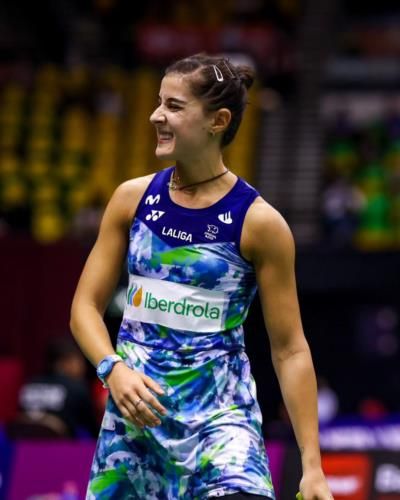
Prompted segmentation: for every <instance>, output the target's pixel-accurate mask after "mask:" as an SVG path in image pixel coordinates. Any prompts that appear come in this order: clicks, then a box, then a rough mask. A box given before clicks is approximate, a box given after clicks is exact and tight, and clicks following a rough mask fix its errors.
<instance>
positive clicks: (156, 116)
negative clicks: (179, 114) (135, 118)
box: [150, 106, 165, 124]
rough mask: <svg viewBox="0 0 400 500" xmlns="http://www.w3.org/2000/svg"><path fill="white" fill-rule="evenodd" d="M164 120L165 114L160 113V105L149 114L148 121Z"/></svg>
mask: <svg viewBox="0 0 400 500" xmlns="http://www.w3.org/2000/svg"><path fill="white" fill-rule="evenodd" d="M164 120H165V116H164V115H163V114H162V112H161V110H160V106H159V107H158V108H156V109H155V110H154V111H153V113H152V114H151V115H150V121H151V123H153V124H154V123H160V122H163V121H164Z"/></svg>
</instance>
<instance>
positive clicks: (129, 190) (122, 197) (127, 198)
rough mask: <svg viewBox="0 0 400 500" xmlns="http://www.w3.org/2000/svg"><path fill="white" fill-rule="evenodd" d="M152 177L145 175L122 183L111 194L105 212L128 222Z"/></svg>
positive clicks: (152, 175) (151, 175)
mask: <svg viewBox="0 0 400 500" xmlns="http://www.w3.org/2000/svg"><path fill="white" fill-rule="evenodd" d="M154 175H155V174H150V175H145V176H143V177H136V178H134V179H129V180H127V181H124V182H122V183H121V184H120V185H119V186H118V187H117V188H116V189H115V191H114V193H113V194H112V196H111V199H110V201H109V202H108V205H107V209H106V211H107V212H109V213H110V214H114V215H115V216H116V217H117V219H120V220H121V221H122V222H124V221H128V222H130V221H131V219H132V217H133V215H134V214H135V212H136V209H137V207H138V205H139V202H140V200H141V198H142V196H143V194H144V193H145V191H146V189H147V188H148V186H149V184H150V182H151V181H152V179H153V177H154Z"/></svg>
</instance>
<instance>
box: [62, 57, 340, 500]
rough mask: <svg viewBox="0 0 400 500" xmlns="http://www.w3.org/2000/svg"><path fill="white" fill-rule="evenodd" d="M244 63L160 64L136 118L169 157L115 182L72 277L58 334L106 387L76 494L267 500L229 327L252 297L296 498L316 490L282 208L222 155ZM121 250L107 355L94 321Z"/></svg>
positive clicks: (248, 390)
mask: <svg viewBox="0 0 400 500" xmlns="http://www.w3.org/2000/svg"><path fill="white" fill-rule="evenodd" d="M252 81H253V74H252V71H251V70H250V68H247V67H235V66H233V65H232V64H231V63H230V62H229V61H228V60H226V59H224V58H220V57H209V56H206V55H195V56H192V57H189V58H186V59H183V60H181V61H178V62H176V63H175V64H173V65H172V66H170V67H169V68H167V70H166V73H165V76H164V78H163V80H162V83H161V88H160V95H159V105H158V107H157V109H156V110H155V111H154V112H153V114H152V115H151V118H150V120H151V122H152V123H153V124H154V126H155V128H156V131H157V139H158V142H157V147H156V156H157V157H158V158H160V159H167V160H171V161H173V162H175V166H173V167H171V168H167V169H164V170H162V171H161V172H158V173H157V174H155V175H150V176H146V177H142V178H138V179H134V180H130V181H127V182H125V183H124V184H122V185H121V186H120V187H118V188H117V190H116V191H115V193H114V195H113V196H112V198H111V200H110V202H109V204H108V206H107V208H106V211H105V214H104V217H103V220H102V223H101V227H100V232H99V236H98V239H97V241H96V244H95V246H94V248H93V250H92V252H91V254H90V256H89V258H88V261H87V263H86V266H85V268H84V270H83V273H82V276H81V279H80V282H79V285H78V288H77V291H76V294H75V297H74V301H73V306H72V319H71V327H72V330H73V333H74V336H75V338H76V339H77V341H78V343H79V344H80V346H81V348H82V349H83V351H84V352H85V354H86V355H87V356H88V358H89V359H90V360H91V362H92V363H93V364H94V365H95V366H97V372H98V375H99V377H100V378H101V379H102V380H103V381H104V382H105V383H106V384H107V385H108V386H109V388H110V392H111V396H112V397H111V398H109V401H108V406H107V410H106V413H105V416H104V420H103V424H102V430H101V432H100V437H99V441H98V445H97V449H96V454H95V458H94V462H93V467H92V472H91V479H90V484H89V488H88V496H87V498H89V499H93V498H99V499H100V498H104V499H105V498H107V499H109V498H115V499H122V498H124V499H125V498H126V499H128V498H132V499H136V498H137V499H146V500H149V499H168V500H169V499H171V500H172V499H180V500H189V499H190V500H193V499H198V500H203V499H206V498H212V497H224V496H229V498H230V499H232V500H239V499H243V498H254V500H256V499H257V498H265V497H267V498H274V493H273V487H272V483H271V476H270V472H269V468H268V460H267V457H266V455H265V449H264V443H263V438H262V433H261V414H260V409H259V406H258V403H257V401H256V395H255V393H256V391H255V386H254V380H253V378H252V376H251V374H250V369H249V361H248V358H247V356H246V354H245V352H244V341H243V329H242V323H243V321H244V319H245V317H246V314H247V311H248V307H249V305H250V302H251V300H252V298H253V297H254V294H255V291H256V283H258V287H259V293H260V298H261V301H262V304H263V310H264V315H265V320H266V325H267V329H268V332H269V337H270V343H271V349H272V357H273V363H274V367H275V370H276V373H277V376H278V378H279V381H280V385H281V388H282V393H283V397H284V399H285V402H286V405H287V407H288V411H289V414H290V416H291V420H292V422H293V426H294V430H295V433H296V437H297V440H298V443H299V447H300V450H301V454H302V462H303V477H302V480H301V483H300V489H301V492H302V494H303V496H304V499H305V500H311V499H318V500H326V499H328V498H331V495H330V493H329V489H328V487H327V484H326V481H325V478H324V475H323V472H322V470H321V463H320V453H319V447H318V436H317V428H318V425H317V404H316V383H315V375H314V369H313V364H312V359H311V355H310V351H309V347H308V345H307V342H306V340H305V338H304V334H303V331H302V326H301V320H300V313H299V307H298V302H297V296H296V286H295V277H294V270H293V261H294V245H293V240H292V236H291V233H290V231H289V229H288V227H287V225H286V223H285V222H284V220H283V219H282V217H281V216H280V215H279V214H278V213H277V212H276V211H275V210H274V209H273V208H272V207H271V206H270V205H268V204H267V203H266V202H265V201H264V200H263V199H262V198H261V197H260V196H259V195H258V193H257V192H256V191H255V190H254V189H253V188H252V187H251V186H249V185H248V184H247V183H245V182H244V181H242V180H241V179H238V178H237V177H236V176H235V175H234V174H233V173H232V172H230V171H229V170H228V169H227V167H226V166H225V165H224V163H223V158H222V152H221V151H222V148H223V147H225V146H226V145H228V144H229V143H230V142H231V141H232V140H233V138H234V136H235V133H236V131H237V129H238V127H239V125H240V122H241V119H242V114H243V111H244V107H245V104H246V98H247V89H248V88H249V87H250V86H251V84H252ZM127 250H128V270H129V275H130V276H129V286H128V290H127V301H126V307H125V311H124V317H123V320H122V323H121V328H120V332H119V336H118V342H117V354H116V353H115V351H114V349H113V346H112V343H111V341H110V337H109V334H108V332H107V330H106V327H105V325H104V322H103V314H104V311H105V309H106V306H107V303H108V301H109V299H110V297H111V294H112V292H113V290H114V288H115V286H116V284H117V281H118V278H119V274H120V269H121V267H122V264H123V261H124V258H125V254H126V251H127Z"/></svg>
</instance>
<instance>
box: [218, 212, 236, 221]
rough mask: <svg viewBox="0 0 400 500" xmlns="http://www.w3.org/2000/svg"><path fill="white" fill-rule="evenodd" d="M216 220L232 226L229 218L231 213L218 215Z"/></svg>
mask: <svg viewBox="0 0 400 500" xmlns="http://www.w3.org/2000/svg"><path fill="white" fill-rule="evenodd" d="M218 219H219V220H220V221H221V222H223V223H224V224H232V222H233V219H232V216H231V212H230V211H229V212H225V213H224V214H219V215H218Z"/></svg>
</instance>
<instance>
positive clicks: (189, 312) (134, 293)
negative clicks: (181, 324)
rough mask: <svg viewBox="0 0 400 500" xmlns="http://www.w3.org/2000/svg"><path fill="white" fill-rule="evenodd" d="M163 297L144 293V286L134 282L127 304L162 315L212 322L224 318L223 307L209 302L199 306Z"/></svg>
mask: <svg viewBox="0 0 400 500" xmlns="http://www.w3.org/2000/svg"><path fill="white" fill-rule="evenodd" d="M157 295H158V294H157ZM163 295H164V294H162V295H158V296H156V295H155V294H154V290H153V291H152V292H150V291H145V292H144V293H143V286H142V285H140V286H138V284H137V283H135V282H132V283H131V285H130V286H129V288H128V292H127V303H128V304H129V305H131V306H134V307H137V308H139V307H140V306H142V307H143V309H147V310H149V311H155V310H158V311H159V312H162V313H166V314H176V315H178V316H187V317H195V318H205V319H212V320H219V319H220V318H221V316H222V307H218V306H215V305H213V304H212V303H210V302H209V301H204V302H202V303H201V304H199V303H193V302H192V301H191V300H190V299H189V298H187V297H179V298H178V297H176V299H175V300H171V299H169V298H167V297H165V296H163ZM143 298H144V300H143Z"/></svg>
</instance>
